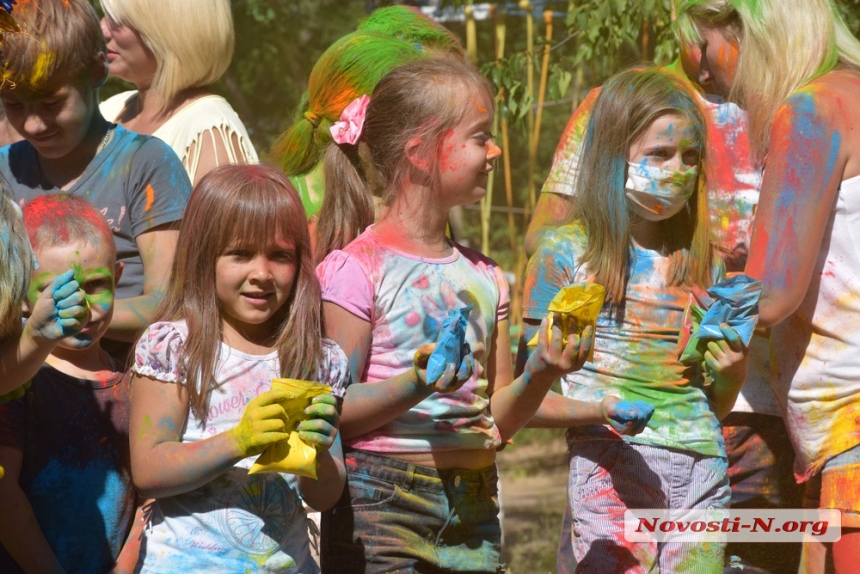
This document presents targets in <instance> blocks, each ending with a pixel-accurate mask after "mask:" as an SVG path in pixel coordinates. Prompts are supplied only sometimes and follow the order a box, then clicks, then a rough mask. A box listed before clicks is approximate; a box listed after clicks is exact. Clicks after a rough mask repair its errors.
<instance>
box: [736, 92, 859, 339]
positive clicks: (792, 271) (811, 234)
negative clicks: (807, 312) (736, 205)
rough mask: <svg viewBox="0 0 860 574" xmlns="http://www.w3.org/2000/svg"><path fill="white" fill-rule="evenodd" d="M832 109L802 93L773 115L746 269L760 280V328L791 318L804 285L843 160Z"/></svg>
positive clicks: (821, 99) (823, 98)
mask: <svg viewBox="0 0 860 574" xmlns="http://www.w3.org/2000/svg"><path fill="white" fill-rule="evenodd" d="M832 108H833V106H832V104H831V103H828V101H827V97H826V95H825V94H823V93H816V94H812V93H806V92H799V93H796V94H794V95H793V96H791V97H790V98H789V99H788V100H787V101H786V102H785V104H783V106H782V107H781V108H780V109H779V111H778V112H777V115H776V118H775V120H774V124H773V130H772V133H771V143H770V149H769V150H768V162H767V167H766V169H765V173H764V179H763V181H762V190H761V195H760V198H759V204H758V208H757V210H756V214H755V221H754V226H753V233H752V241H751V245H750V254H749V259H748V262H747V266H746V273H747V274H748V275H750V276H752V277H755V278H756V279H761V281H762V298H761V302H760V303H759V326H763V327H770V326H772V325H775V324H777V323H780V322H782V321H783V320H785V319H786V318H788V317H789V316H790V315H791V314H792V313H794V311H796V310H797V308H798V306H799V305H800V303H801V302H802V301H803V298H804V297H805V296H806V293H807V291H808V290H809V285H810V281H811V279H812V275H813V273H814V272H815V267H816V262H817V259H818V254H819V250H820V247H821V245H822V242H823V241H824V232H825V228H826V227H827V223H828V220H829V218H830V214H831V212H832V209H833V206H834V204H835V201H836V194H837V190H838V188H839V184H840V181H841V179H842V176H843V173H844V171H845V165H846V162H847V159H848V158H847V152H846V150H845V149H844V148H843V146H842V141H843V139H844V134H842V133H841V132H840V130H839V128H838V127H836V126H838V125H840V123H839V122H838V121H837V119H836V118H835V117H834V113H835V111H834V110H833V109H832Z"/></svg>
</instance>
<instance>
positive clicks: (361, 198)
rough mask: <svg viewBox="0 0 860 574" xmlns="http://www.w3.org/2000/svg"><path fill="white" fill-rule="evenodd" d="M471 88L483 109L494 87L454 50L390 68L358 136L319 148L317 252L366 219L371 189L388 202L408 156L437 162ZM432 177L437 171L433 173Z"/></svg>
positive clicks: (347, 236)
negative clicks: (321, 189) (410, 151)
mask: <svg viewBox="0 0 860 574" xmlns="http://www.w3.org/2000/svg"><path fill="white" fill-rule="evenodd" d="M469 94H477V95H479V96H480V97H481V98H482V99H483V100H484V101H483V104H484V105H485V106H486V108H487V109H488V110H490V113H492V108H493V99H494V94H493V88H492V86H491V85H490V83H489V81H487V79H486V78H485V77H484V76H483V75H482V74H481V73H480V72H479V71H478V70H477V69H476V68H475V67H474V66H472V65H471V64H469V63H467V62H464V61H462V60H460V59H457V58H453V57H437V58H431V59H427V60H419V61H416V62H411V63H408V64H404V65H403V66H400V67H398V68H395V69H394V70H393V71H391V72H390V73H389V74H388V75H386V76H385V77H384V78H383V79H382V80H380V81H379V83H378V84H377V85H376V88H375V89H374V90H373V94H372V95H371V97H370V104H369V105H368V106H367V116H366V119H365V122H364V127H363V129H362V133H361V139H360V140H359V142H358V144H357V145H355V146H353V145H349V144H344V145H332V146H329V147H328V149H327V150H326V155H325V181H326V194H325V198H324V199H323V204H322V209H321V210H320V215H319V224H318V225H317V237H316V246H317V259H318V260H321V259H323V258H325V256H326V255H327V254H328V253H329V252H331V251H332V250H334V249H340V248H342V247H344V246H345V245H346V244H347V243H349V242H350V241H352V240H353V239H355V237H356V236H357V235H358V234H359V233H361V232H362V231H363V230H364V229H365V228H366V227H367V226H368V225H370V224H371V223H373V208H372V201H371V199H370V197H371V195H375V196H377V197H381V198H382V200H383V202H384V203H385V204H386V205H388V204H390V202H391V199H392V198H393V196H394V195H395V194H396V193H397V192H398V191H399V190H400V188H401V187H402V185H403V183H404V182H405V180H406V176H407V174H408V170H409V167H410V166H411V163H410V162H409V160H408V159H407V157H406V148H407V144H408V143H409V142H410V141H411V140H417V141H418V142H420V143H419V145H418V148H417V149H416V150H415V152H414V153H415V156H416V157H418V158H420V159H422V160H424V161H425V162H426V164H427V165H431V166H435V165H437V158H438V157H439V152H440V150H439V146H440V145H441V142H442V138H443V137H444V136H445V134H446V133H447V132H448V131H449V130H450V129H452V128H453V127H455V126H456V125H457V124H458V123H459V122H461V121H462V119H463V117H464V116H465V114H466V113H467V112H468V110H469V106H470V103H469V98H468V97H467V96H468V95H469ZM431 175H432V178H433V180H432V182H431V183H432V184H434V185H435V184H438V180H439V175H440V174H439V172H438V170H435V171H434V172H433V173H432V174H431Z"/></svg>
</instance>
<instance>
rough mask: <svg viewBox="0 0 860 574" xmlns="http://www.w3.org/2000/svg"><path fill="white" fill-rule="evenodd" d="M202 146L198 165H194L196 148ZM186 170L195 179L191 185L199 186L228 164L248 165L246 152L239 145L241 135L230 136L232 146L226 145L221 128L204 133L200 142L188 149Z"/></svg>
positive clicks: (184, 160)
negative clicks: (200, 182)
mask: <svg viewBox="0 0 860 574" xmlns="http://www.w3.org/2000/svg"><path fill="white" fill-rule="evenodd" d="M198 145H199V146H200V155H199V156H197V158H196V159H197V165H196V166H195V165H192V162H193V158H194V157H195V156H196V155H197V149H196V146H198ZM182 163H183V165H184V166H185V169H186V170H188V173H189V174H192V171H193V178H192V181H191V183H192V184H194V185H197V182H198V181H200V179H201V178H202V177H203V176H204V175H206V174H207V173H209V172H210V171H212V170H213V169H215V168H216V167H218V166H219V165H228V164H246V163H248V158H247V157H245V151H244V150H243V149H242V146H241V145H239V134H237V133H235V132H234V133H232V134H230V145H229V147H228V146H225V145H224V135H223V134H222V132H221V130H220V129H219V128H213V129H211V130H208V131H206V132H204V133H203V134H202V136H201V138H200V141H199V142H194V143H193V144H191V147H190V148H189V149H188V155H187V156H186V157H185V158H184V159H183V160H182Z"/></svg>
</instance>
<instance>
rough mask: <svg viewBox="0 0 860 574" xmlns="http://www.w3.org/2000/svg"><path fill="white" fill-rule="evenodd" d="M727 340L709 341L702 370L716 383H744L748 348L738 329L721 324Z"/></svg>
mask: <svg viewBox="0 0 860 574" xmlns="http://www.w3.org/2000/svg"><path fill="white" fill-rule="evenodd" d="M720 331H722V333H723V336H724V337H725V340H718V341H709V342H708V350H707V351H705V355H704V361H702V370H703V371H704V373H705V375H706V376H707V377H709V378H710V379H711V380H712V381H713V382H715V383H723V384H725V383H728V384H742V383H743V381H744V379H746V375H747V355H748V354H749V349H747V348H746V347H745V346H744V344H743V341H741V338H740V336H739V335H738V333H737V331H735V330H734V329H732V328H731V327H729V326H728V325H726V324H725V323H723V324H722V325H720Z"/></svg>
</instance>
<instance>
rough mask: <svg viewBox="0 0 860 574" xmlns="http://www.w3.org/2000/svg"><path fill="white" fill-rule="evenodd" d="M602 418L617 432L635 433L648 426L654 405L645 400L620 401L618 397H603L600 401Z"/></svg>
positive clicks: (628, 434) (629, 434)
mask: <svg viewBox="0 0 860 574" xmlns="http://www.w3.org/2000/svg"><path fill="white" fill-rule="evenodd" d="M600 410H601V411H602V412H603V420H605V421H606V422H607V424H609V426H611V427H612V428H614V429H615V430H616V431H617V432H618V433H619V434H622V435H627V436H633V435H637V434H639V433H640V432H642V431H643V430H645V427H646V426H648V421H649V420H651V415H653V414H654V405H652V404H650V403H646V402H645V401H622V400H621V399H619V398H618V397H604V398H603V400H602V401H601V402H600Z"/></svg>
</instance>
